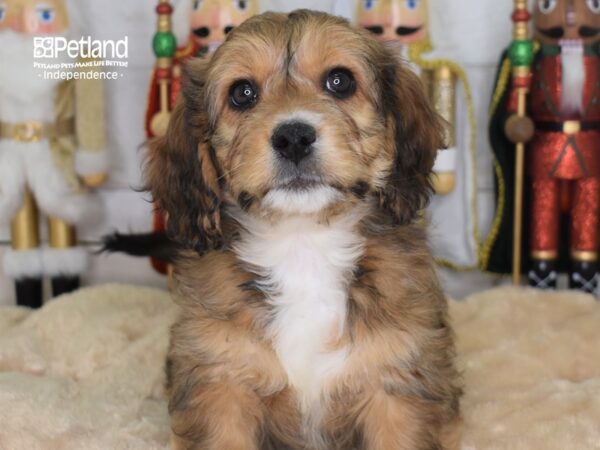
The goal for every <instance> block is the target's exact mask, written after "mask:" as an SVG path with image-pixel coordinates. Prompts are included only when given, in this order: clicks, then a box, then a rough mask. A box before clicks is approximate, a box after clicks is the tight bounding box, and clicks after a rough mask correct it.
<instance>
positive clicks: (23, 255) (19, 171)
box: [0, 0, 107, 307]
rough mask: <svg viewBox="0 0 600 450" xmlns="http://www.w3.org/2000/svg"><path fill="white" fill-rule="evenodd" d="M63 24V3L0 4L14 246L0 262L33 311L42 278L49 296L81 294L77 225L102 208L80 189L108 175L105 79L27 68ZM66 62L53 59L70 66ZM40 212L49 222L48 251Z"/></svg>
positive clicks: (0, 75)
mask: <svg viewBox="0 0 600 450" xmlns="http://www.w3.org/2000/svg"><path fill="white" fill-rule="evenodd" d="M68 25H69V16H68V11H67V8H66V5H65V3H64V1H63V0H43V1H41V0H3V1H2V2H0V61H1V63H0V221H3V222H7V223H8V222H11V245H12V248H11V249H10V250H8V251H7V252H6V253H5V255H4V264H3V265H4V271H5V273H6V274H7V275H8V276H9V277H11V278H14V279H15V282H16V295H17V303H18V304H19V305H26V306H30V307H39V306H41V304H42V276H43V275H48V276H50V277H51V279H52V291H53V294H54V295H59V294H62V293H65V292H69V291H72V290H74V289H76V288H77V287H78V285H79V276H80V274H81V272H82V271H83V270H84V268H85V266H86V261H87V253H86V251H85V250H84V249H83V248H81V247H78V246H77V242H76V237H75V228H74V225H75V224H78V223H80V222H83V221H86V220H94V217H97V213H98V212H99V206H100V203H99V202H97V201H96V197H95V196H93V195H92V194H90V193H88V192H87V191H86V187H96V186H98V185H100V184H101V183H102V182H103V181H104V179H105V177H106V170H107V157H106V153H105V151H104V149H105V139H104V105H103V90H102V81H100V80H99V79H92V80H89V79H88V78H87V77H85V79H80V80H77V81H74V80H70V81H63V80H61V79H59V80H56V79H52V77H46V76H45V75H44V74H43V73H42V71H40V70H36V69H34V59H33V58H34V37H39V36H44V37H53V36H65V35H66V32H67V29H68ZM63 59H64V58H61V57H60V56H59V57H58V58H55V59H51V60H50V61H51V62H53V63H61V62H74V61H71V60H66V59H65V60H64V61H63ZM43 61H45V62H48V61H49V60H47V59H46V60H43ZM91 78H94V77H91ZM38 211H41V212H42V213H44V214H45V215H46V216H47V218H48V246H42V245H41V241H40V235H39V229H38V228H39V227H38Z"/></svg>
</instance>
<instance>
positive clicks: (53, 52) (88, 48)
mask: <svg viewBox="0 0 600 450" xmlns="http://www.w3.org/2000/svg"><path fill="white" fill-rule="evenodd" d="M64 53H66V55H67V56H68V57H69V58H71V59H77V58H85V59H88V58H93V59H104V60H110V59H126V58H127V57H128V56H129V38H128V36H125V38H124V39H121V40H120V41H113V40H104V41H99V40H93V39H92V37H91V36H87V37H82V38H81V39H79V40H75V39H71V40H69V39H67V38H65V37H62V36H53V37H34V38H33V57H34V58H58V57H60V56H62V55H63V54H64Z"/></svg>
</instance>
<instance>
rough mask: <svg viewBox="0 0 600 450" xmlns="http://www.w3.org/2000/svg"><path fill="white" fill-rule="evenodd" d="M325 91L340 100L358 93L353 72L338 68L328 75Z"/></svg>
mask: <svg viewBox="0 0 600 450" xmlns="http://www.w3.org/2000/svg"><path fill="white" fill-rule="evenodd" d="M325 89H326V90H327V91H329V92H330V93H331V94H332V95H334V96H336V97H338V98H348V97H350V96H351V95H352V94H354V91H356V81H354V77H353V76H352V72H350V71H349V70H348V69H344V68H341V67H338V68H336V69H333V70H332V71H331V72H329V74H328V75H327V78H326V79H325Z"/></svg>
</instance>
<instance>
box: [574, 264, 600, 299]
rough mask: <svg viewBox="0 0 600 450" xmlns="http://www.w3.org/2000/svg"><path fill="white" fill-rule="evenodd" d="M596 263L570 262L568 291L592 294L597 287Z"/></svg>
mask: <svg viewBox="0 0 600 450" xmlns="http://www.w3.org/2000/svg"><path fill="white" fill-rule="evenodd" d="M597 274H598V263H597V262H596V261H572V262H571V273H570V274H569V289H577V290H578V291H582V292H587V293H589V294H593V293H594V292H596V288H597V287H598V276H597Z"/></svg>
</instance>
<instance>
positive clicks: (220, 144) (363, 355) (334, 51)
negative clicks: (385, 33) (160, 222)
mask: <svg viewBox="0 0 600 450" xmlns="http://www.w3.org/2000/svg"><path fill="white" fill-rule="evenodd" d="M340 66H342V67H344V68H346V69H347V70H348V71H350V72H351V73H352V74H353V76H354V77H355V80H356V86H357V88H356V92H355V93H354V94H353V95H352V96H351V97H349V98H346V99H343V100H340V99H337V98H334V97H333V96H331V95H329V94H328V93H327V92H324V89H323V77H324V76H326V75H327V73H328V71H329V70H331V69H332V68H333V67H340ZM246 78H251V79H252V81H253V83H254V84H255V85H256V86H258V90H259V96H258V101H257V103H256V105H255V106H254V107H253V108H250V109H248V110H244V111H240V110H236V109H234V108H232V107H231V106H230V104H229V101H228V95H229V90H230V87H231V86H232V84H233V83H235V82H236V80H239V79H246ZM183 91H184V95H183V98H182V99H181V101H180V103H179V105H178V106H177V107H176V109H175V112H174V114H173V118H172V120H171V124H170V127H169V131H168V133H167V136H165V137H164V138H161V139H159V140H158V141H156V142H155V143H154V144H153V146H152V151H151V155H150V158H149V161H148V167H147V181H148V185H149V188H150V190H151V191H152V193H153V196H154V198H155V200H156V202H157V204H158V205H159V206H160V207H161V208H162V209H164V210H165V211H166V213H167V215H168V220H167V231H168V233H169V235H170V237H171V238H172V239H174V240H176V241H177V242H178V243H179V245H181V247H182V250H181V252H180V253H179V255H178V256H177V257H176V258H175V260H174V261H175V262H174V281H175V291H174V297H175V300H176V302H177V303H178V304H179V305H180V306H181V308H182V315H181V317H180V319H179V321H178V322H177V323H176V324H175V325H174V326H173V329H172V335H171V348H170V351H169V357H168V363H167V376H168V388H169V392H170V403H169V411H170V414H171V426H172V445H173V448H177V449H192V448H203V449H215V450H217V449H218V450H222V449H228V450H237V449H240V450H241V449H244V450H246V449H256V450H259V449H260V450H268V449H290V450H296V449H297V450H300V449H310V450H325V449H327V450H336V449H337V450H342V449H343V450H347V449H356V450H374V449H381V450H391V449H397V450H401V449H404V450H433V449H444V450H446V449H451V448H455V447H456V446H457V445H458V437H459V430H460V427H459V423H460V414H459V397H460V392H461V391H460V388H459V386H458V375H457V372H456V370H455V368H454V365H453V356H454V346H453V342H452V332H451V330H450V327H449V325H448V321H447V317H446V302H445V298H444V295H443V293H442V292H441V289H440V286H439V283H438V281H437V278H436V274H435V269H434V266H433V262H432V258H431V256H430V254H429V251H428V248H427V242H426V241H427V239H426V233H425V229H424V226H423V224H420V223H418V222H417V221H416V219H417V217H418V215H419V212H420V211H421V209H422V208H423V207H424V206H425V205H426V204H427V201H428V198H429V195H430V193H431V183H430V179H429V177H430V173H431V170H432V165H433V161H434V157H435V154H436V151H437V149H438V148H441V147H443V138H442V131H441V126H440V120H439V118H438V117H437V116H436V115H435V113H434V112H433V111H432V109H431V107H430V105H429V104H428V103H427V101H426V98H425V95H424V93H423V89H422V86H421V84H420V82H419V80H418V79H417V78H416V77H415V76H414V75H413V74H412V73H411V72H410V70H409V69H407V68H405V67H404V65H403V64H402V63H401V62H400V61H399V60H398V59H397V58H396V57H395V56H394V55H393V52H392V51H391V50H388V49H386V48H385V47H384V46H382V45H381V44H379V43H378V42H377V41H376V40H374V39H373V38H372V37H370V36H369V35H368V33H367V32H364V31H361V30H357V29H354V28H352V27H350V26H349V25H348V24H347V23H346V22H345V21H344V20H342V19H339V18H335V17H332V16H329V15H327V14H322V13H316V12H310V11H305V10H300V11H296V12H293V13H291V14H289V15H283V14H272V13H267V14H263V15H261V16H257V17H255V18H253V19H250V20H249V21H247V22H245V23H244V24H242V25H241V26H239V27H238V28H236V29H235V30H234V31H233V32H231V33H230V34H229V36H228V38H227V41H226V42H225V44H224V45H223V46H222V47H221V48H220V49H219V50H218V51H217V52H216V53H215V55H214V56H213V57H212V58H211V60H210V61H196V62H193V63H191V64H190V65H189V66H188V68H187V69H186V75H185V82H184V87H183ZM290 120H301V121H304V122H305V123H309V124H310V125H311V126H314V128H315V130H316V133H317V136H318V137H317V140H316V141H315V143H314V145H313V146H314V149H313V153H314V156H311V158H308V160H307V162H305V163H303V164H305V165H304V169H301V168H300V165H299V164H298V163H296V164H297V167H293V168H291V169H290V167H289V165H288V166H285V164H287V163H286V162H285V161H282V160H281V159H280V158H279V157H278V156H277V155H276V154H275V152H274V151H273V149H272V147H271V144H270V136H271V135H272V133H273V132H274V130H276V129H277V126H279V125H280V124H281V123H284V122H286V121H290ZM284 166H285V167H287V169H286V170H288V172H286V173H289V172H290V171H291V172H292V173H299V174H300V175H295V176H297V177H299V178H298V179H301V176H302V174H304V175H306V174H307V173H308V174H309V175H310V177H312V179H316V180H317V182H316V183H317V184H316V185H311V184H309V185H308V186H306V187H304V188H296V187H292V188H286V187H283V188H282V187H281V183H282V179H283V178H284V176H283V175H282V173H284V172H285V171H282V169H281V168H282V167H284ZM303 171H304V172H303ZM307 176H308V175H307Z"/></svg>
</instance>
